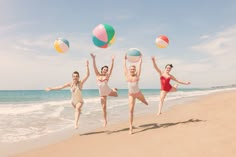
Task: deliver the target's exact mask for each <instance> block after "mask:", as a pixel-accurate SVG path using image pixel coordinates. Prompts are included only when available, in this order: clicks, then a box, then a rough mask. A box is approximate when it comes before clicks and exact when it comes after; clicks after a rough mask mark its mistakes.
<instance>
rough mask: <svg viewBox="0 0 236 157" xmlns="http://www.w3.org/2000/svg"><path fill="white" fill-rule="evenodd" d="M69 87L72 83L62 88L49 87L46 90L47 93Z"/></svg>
mask: <svg viewBox="0 0 236 157" xmlns="http://www.w3.org/2000/svg"><path fill="white" fill-rule="evenodd" d="M67 87H70V83H66V84H64V85H62V86H57V87H48V88H46V89H45V90H46V91H51V90H61V89H64V88H67Z"/></svg>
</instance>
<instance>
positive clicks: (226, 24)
mask: <svg viewBox="0 0 236 157" xmlns="http://www.w3.org/2000/svg"><path fill="white" fill-rule="evenodd" d="M235 15H236V1H234V0H224V1H223V0H215V1H210V0H208V1H204V0H198V1H193V0H192V1H191V0H183V1H159V0H150V1H143V0H130V1H126V0H119V1H112V0H109V1H108V0H100V1H93V0H87V1H81V0H77V1H76V0H74V1H72V0H71V1H64V0H60V1H59V0H57V1H54V0H51V1H47V0H40V1H39V0H32V1H28V0H8V1H7V0H0V19H1V20H0V41H1V47H0V55H1V57H0V65H1V66H0V72H1V80H0V90H4V89H22V90H23V89H44V88H45V87H48V86H57V85H61V84H64V83H66V82H68V81H70V80H71V73H72V72H73V71H75V70H77V71H79V72H80V75H81V76H83V75H84V74H85V61H86V60H87V59H88V60H89V61H90V70H91V76H90V78H89V79H88V81H87V82H86V84H85V88H97V85H96V79H95V75H94V71H93V69H92V64H91V57H90V55H89V53H91V52H92V53H95V54H96V56H97V63H98V67H99V68H100V67H101V66H102V65H104V64H105V65H110V63H111V57H112V55H114V56H115V67H114V70H113V74H112V77H111V79H110V82H109V84H110V86H111V87H119V88H126V87H127V83H126V82H125V78H124V75H123V67H122V65H123V58H124V54H125V52H126V51H127V50H128V49H129V48H139V49H140V50H141V51H142V53H143V66H142V76H141V80H140V88H160V84H159V76H158V75H157V73H156V72H155V70H154V69H153V66H152V63H151V59H150V58H151V56H156V58H157V63H158V65H159V67H160V68H161V69H163V68H164V66H165V65H166V64H167V63H172V64H173V65H174V68H173V70H172V72H171V73H172V74H173V75H174V76H175V77H176V78H178V79H180V80H183V81H190V82H191V83H192V84H191V85H190V86H184V85H181V86H180V87H188V88H192V87H200V88H202V87H211V86H217V85H228V84H235V83H236V82H235V80H236V70H233V69H234V68H235V67H236V62H235V60H236V55H235V49H236V46H235V45H236V44H235V43H236V21H235ZM100 23H106V24H110V25H112V26H113V27H114V28H115V31H116V41H115V43H114V44H113V45H112V46H111V47H109V48H107V49H100V48H97V47H95V46H94V45H93V43H92V30H93V29H94V27H95V26H97V25H98V24H100ZM162 34H164V35H166V36H168V38H169V40H170V44H169V46H168V47H167V48H165V49H160V48H157V47H156V45H155V39H156V37H158V36H159V35H162ZM58 37H64V38H66V39H67V40H69V42H70V50H69V51H68V52H67V53H65V54H59V53H57V52H56V51H55V50H54V48H53V43H54V40H55V39H56V38H58ZM172 83H174V82H172Z"/></svg>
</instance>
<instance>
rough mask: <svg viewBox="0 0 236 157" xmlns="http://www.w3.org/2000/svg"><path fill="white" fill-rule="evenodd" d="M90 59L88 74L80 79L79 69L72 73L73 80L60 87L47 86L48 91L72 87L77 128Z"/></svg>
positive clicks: (76, 126)
mask: <svg viewBox="0 0 236 157" xmlns="http://www.w3.org/2000/svg"><path fill="white" fill-rule="evenodd" d="M88 64H89V63H88V61H87V62H86V67H87V73H86V76H85V77H84V78H83V79H82V80H80V79H79V78H80V77H79V73H78V72H77V71H75V72H73V74H72V79H73V81H72V82H69V83H66V84H64V85H62V86H58V87H49V88H46V91H51V90H61V89H64V88H67V87H70V88H71V104H72V106H73V107H74V109H75V129H77V128H78V126H79V124H78V123H79V117H80V113H81V108H82V106H83V104H84V100H83V97H82V89H83V85H84V83H85V81H86V80H87V79H88V77H89V74H90V72H89V65H88Z"/></svg>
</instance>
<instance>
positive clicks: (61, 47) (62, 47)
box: [54, 38, 70, 53]
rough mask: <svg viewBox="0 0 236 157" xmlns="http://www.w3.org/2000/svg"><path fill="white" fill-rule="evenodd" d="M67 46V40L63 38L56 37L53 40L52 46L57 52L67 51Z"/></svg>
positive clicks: (68, 45)
mask: <svg viewBox="0 0 236 157" xmlns="http://www.w3.org/2000/svg"><path fill="white" fill-rule="evenodd" d="M69 47H70V44H69V41H68V40H66V39H64V38H58V39H56V40H55V42H54V48H55V49H56V51H57V52H59V53H64V52H66V51H68V49H69Z"/></svg>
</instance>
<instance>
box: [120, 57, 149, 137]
mask: <svg viewBox="0 0 236 157" xmlns="http://www.w3.org/2000/svg"><path fill="white" fill-rule="evenodd" d="M126 60H127V56H125V59H124V73H125V77H126V80H127V82H128V95H129V119H130V126H129V134H132V133H133V115H134V106H135V100H136V98H137V99H138V100H140V101H141V102H142V103H144V104H145V105H148V103H147V101H146V99H145V97H144V96H143V94H142V92H141V91H140V89H139V86H138V83H139V77H140V74H141V65H142V58H141V59H140V62H139V68H138V70H137V71H136V66H135V65H131V66H130V67H129V70H128V69H127V66H126Z"/></svg>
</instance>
